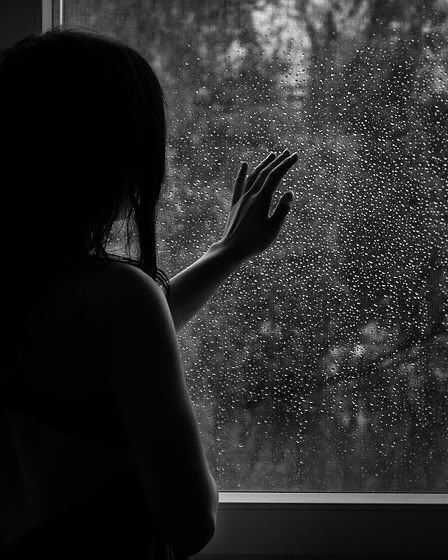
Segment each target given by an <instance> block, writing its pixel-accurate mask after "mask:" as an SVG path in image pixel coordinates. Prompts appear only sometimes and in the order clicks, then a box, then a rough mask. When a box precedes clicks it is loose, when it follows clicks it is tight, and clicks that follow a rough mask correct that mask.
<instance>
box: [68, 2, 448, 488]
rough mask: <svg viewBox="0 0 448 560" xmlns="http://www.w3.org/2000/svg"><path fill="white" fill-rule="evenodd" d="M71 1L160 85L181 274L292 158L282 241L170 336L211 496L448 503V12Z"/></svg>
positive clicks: (172, 244) (334, 5)
mask: <svg viewBox="0 0 448 560" xmlns="http://www.w3.org/2000/svg"><path fill="white" fill-rule="evenodd" d="M66 4H67V18H66V23H68V24H77V25H84V26H87V27H92V28H94V29H96V30H98V31H100V32H103V33H107V34H110V35H113V36H116V37H118V38H119V39H121V40H123V41H125V42H127V43H128V44H130V45H131V46H133V47H134V48H136V49H137V50H139V52H141V53H142V54H143V56H145V57H146V59H147V60H148V61H149V62H150V64H151V65H152V67H153V68H154V70H155V71H156V73H157V75H158V76H159V78H160V80H161V83H162V86H163V89H164V91H165V96H166V99H167V104H168V110H167V118H168V127H169V138H168V166H169V170H168V175H167V179H166V182H165V184H164V186H163V193H162V197H161V201H160V211H159V219H158V236H159V266H161V267H162V268H163V269H165V270H166V271H167V272H168V273H169V274H170V275H174V274H175V273H176V272H178V271H180V270H181V269H183V268H184V267H186V266H188V265H189V264H191V263H192V262H193V261H194V260H195V259H197V258H199V257H200V256H201V255H202V254H203V252H205V251H206V250H207V248H208V247H209V246H210V245H211V244H212V243H213V242H215V241H218V240H219V239H220V237H221V235H222V232H223V229H224V225H225V223H226V219H227V212H228V210H229V205H230V201H231V197H232V190H233V184H234V180H235V178H236V175H237V172H238V169H239V166H240V163H241V162H242V161H247V162H248V164H249V171H251V169H253V167H254V166H255V165H256V164H258V163H259V162H260V161H261V160H262V159H264V158H265V157H266V156H267V155H268V154H269V152H270V151H275V152H277V153H280V152H281V151H283V150H284V149H285V148H289V149H290V150H291V152H292V151H297V152H298V153H299V161H298V163H297V164H296V166H295V167H294V169H293V171H292V172H290V173H289V174H288V175H287V176H286V178H285V179H284V181H283V182H282V184H281V185H280V187H279V189H278V192H277V193H276V194H275V196H274V201H273V206H272V210H273V209H274V208H275V204H276V202H277V201H278V199H279V197H280V195H281V194H282V193H283V192H285V191H286V190H288V189H291V190H292V191H293V192H294V205H293V209H292V211H291V212H290V214H289V216H288V218H287V221H286V223H285V226H284V228H283V229H282V231H281V232H280V235H279V237H278V238H277V240H276V241H275V242H274V244H273V245H272V246H271V247H270V248H269V249H268V250H267V251H265V252H264V253H263V254H262V255H258V256H256V257H253V258H252V259H250V260H249V261H247V262H246V263H244V264H243V265H242V266H241V268H240V269H239V270H238V271H237V272H235V273H233V274H232V275H231V276H230V277H229V278H228V279H227V280H226V281H225V282H224V283H223V284H222V285H221V286H220V288H219V289H218V290H217V292H216V293H215V294H214V296H213V297H212V298H211V299H210V300H209V302H208V303H207V304H206V305H205V306H204V307H203V308H202V310H201V311H200V312H199V313H198V314H197V315H196V317H195V318H194V319H192V320H191V321H190V323H188V325H187V326H186V327H185V328H184V329H183V330H182V331H181V332H180V333H179V334H178V339H179V344H180V350H181V355H182V359H183V363H184V366H185V371H186V376H187V381H188V386H189V390H190V395H191V398H192V400H193V403H194V405H195V411H196V415H197V419H198V422H199V425H200V428H201V434H202V437H203V442H204V446H205V449H206V452H207V457H208V460H209V464H210V467H211V469H212V472H213V474H214V476H215V478H216V480H217V483H218V486H219V488H220V489H221V490H260V491H261V490H264V491H298V492H307V491H310V492H315V491H321V492H325V491H354V492H363V491H365V492H372V491H377V492H393V491H395V492H433V491H438V492H444V491H447V489H448V462H447V449H448V445H447V443H448V417H447V405H448V335H447V332H446V328H447V290H448V283H447V270H448V268H447V266H448V195H447V192H448V191H447V188H446V183H447V177H448V148H447V146H448V143H447V132H448V2H446V1H437V2H436V1H435V0H434V1H432V0H428V1H426V2H419V1H417V0H394V1H392V2H376V1H374V0H346V1H337V0H336V1H334V2H322V1H319V0H300V1H299V0H254V1H249V0H247V1H240V0H232V1H231V0H226V1H220V2H208V1H205V0H203V1H201V0H196V1H194V2H187V1H186V0H182V1H181V0H170V1H168V2H155V1H146V2H133V1H131V0H129V1H121V0H120V1H118V0H116V1H115V2H109V3H108V4H107V5H106V4H104V3H103V2H99V1H92V0H89V1H87V0H77V1H76V2H75V1H74V0H72V1H69V0H67V2H66ZM272 210H271V211H272ZM118 230H119V228H118V225H117V231H116V232H115V234H114V235H116V239H115V248H116V249H117V250H118V245H119V233H118Z"/></svg>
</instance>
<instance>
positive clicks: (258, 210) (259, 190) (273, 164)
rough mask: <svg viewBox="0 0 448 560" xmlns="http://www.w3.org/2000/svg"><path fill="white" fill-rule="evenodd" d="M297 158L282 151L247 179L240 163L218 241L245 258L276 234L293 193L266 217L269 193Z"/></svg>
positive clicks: (260, 248) (259, 249)
mask: <svg viewBox="0 0 448 560" xmlns="http://www.w3.org/2000/svg"><path fill="white" fill-rule="evenodd" d="M296 161H297V153H294V154H293V155H292V156H290V155H289V151H288V150H285V151H284V152H283V153H282V154H280V155H279V156H277V157H275V154H274V153H271V154H269V156H268V157H267V158H266V159H264V160H263V161H262V162H261V163H260V164H259V165H258V166H257V167H256V168H255V169H254V170H253V172H252V173H251V174H250V175H249V177H248V178H247V180H246V172H247V163H243V164H242V165H241V168H240V171H239V173H238V177H237V179H236V183H235V187H234V191H233V197H232V204H231V208H230V212H229V217H228V219H227V224H226V227H225V229H224V234H223V237H222V239H221V241H220V243H221V244H222V245H224V246H225V247H226V248H227V250H228V251H229V252H230V253H232V254H233V255H234V256H235V257H238V258H241V259H246V258H250V257H252V256H253V255H256V254H257V253H261V252H263V251H264V250H265V249H267V248H268V247H269V245H271V243H272V242H273V241H274V239H275V238H276V237H277V235H278V234H279V232H280V230H281V228H282V225H283V223H284V221H285V219H286V216H287V215H288V212H289V210H290V208H291V204H292V199H293V195H292V192H291V191H288V192H287V193H285V194H284V195H283V196H282V197H281V199H280V201H279V203H278V204H277V206H276V208H275V210H274V212H273V214H272V216H271V217H269V208H270V206H271V202H272V196H273V194H274V192H275V189H276V188H277V186H278V184H279V183H280V181H281V179H282V178H283V176H284V175H285V173H286V172H287V171H288V170H289V169H291V167H292V166H293V165H294V164H295V163H296Z"/></svg>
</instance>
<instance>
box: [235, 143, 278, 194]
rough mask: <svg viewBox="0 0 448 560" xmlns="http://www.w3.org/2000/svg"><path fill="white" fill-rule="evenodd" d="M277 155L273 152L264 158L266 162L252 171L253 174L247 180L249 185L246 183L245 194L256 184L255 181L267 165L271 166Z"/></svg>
mask: <svg viewBox="0 0 448 560" xmlns="http://www.w3.org/2000/svg"><path fill="white" fill-rule="evenodd" d="M275 159H276V158H275V154H274V152H271V153H270V154H269V155H268V157H267V158H264V160H263V161H262V162H261V163H259V164H258V165H257V167H256V168H255V169H254V170H253V171H252V173H251V174H250V175H249V177H248V179H247V183H246V188H245V189H244V193H242V194H245V193H246V192H247V191H248V190H249V189H250V188H251V187H252V185H253V184H254V182H255V180H256V179H257V177H258V175H259V173H260V171H262V170H263V169H264V168H265V167H266V166H267V165H269V163H270V162H271V161H272V160H275Z"/></svg>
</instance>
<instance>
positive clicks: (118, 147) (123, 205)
mask: <svg viewBox="0 0 448 560" xmlns="http://www.w3.org/2000/svg"><path fill="white" fill-rule="evenodd" d="M165 105H166V103H165V99H164V96H163V92H162V89H161V86H160V83H159V81H158V79H157V77H156V75H155V73H154V72H153V70H152V69H151V67H150V66H149V64H148V63H147V62H146V61H145V60H144V58H143V57H142V56H141V55H140V54H138V53H137V52H136V51H134V50H133V49H131V48H130V47H128V46H126V45H124V44H122V43H120V42H118V41H116V40H114V39H110V38H105V37H103V36H100V35H98V34H96V33H93V32H90V31H84V30H69V29H55V30H52V31H49V32H47V33H44V34H42V35H38V36H31V37H29V38H26V39H24V40H22V41H20V42H19V43H17V44H16V45H15V46H13V47H11V48H10V49H8V50H6V51H4V52H3V53H2V54H1V56H0V123H1V133H0V136H1V139H0V181H1V187H2V201H3V205H2V217H1V223H2V228H3V231H2V233H3V246H4V247H5V246H7V247H6V253H7V256H8V257H9V258H10V259H12V261H13V262H17V263H25V266H34V267H39V266H40V264H42V263H45V264H44V266H47V265H48V263H51V264H54V265H56V266H63V265H64V264H69V263H70V265H73V263H76V262H78V261H83V260H84V259H86V258H88V257H89V256H90V255H97V256H102V257H106V258H107V253H106V244H107V240H108V237H109V234H110V231H111V228H112V225H113V223H114V221H115V220H116V219H117V218H119V217H122V218H123V217H124V219H125V226H126V231H127V248H128V252H129V256H131V252H132V251H133V255H134V256H135V260H136V261H137V263H138V264H139V265H140V266H141V268H142V269H143V270H145V271H146V272H147V273H148V274H150V275H151V276H153V277H155V272H156V266H157V251H156V217H157V210H158V201H159V196H160V191H161V185H162V183H163V181H164V177H165V147H166V122H165ZM5 236H6V237H5Z"/></svg>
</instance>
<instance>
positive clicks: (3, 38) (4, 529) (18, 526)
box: [0, 0, 42, 547]
mask: <svg viewBox="0 0 448 560" xmlns="http://www.w3.org/2000/svg"><path fill="white" fill-rule="evenodd" d="M41 6H42V0H0V51H1V50H3V49H5V48H7V47H9V46H10V45H12V44H14V43H15V42H16V41H18V40H19V39H22V38H23V37H26V36H27V35H30V34H31V33H39V32H40V31H41V27H42V23H41V22H42V17H41ZM20 489H21V480H20V478H19V474H18V464H17V460H16V457H15V453H14V451H13V449H12V447H11V442H10V440H9V436H8V431H7V427H6V424H5V421H4V417H3V415H2V414H1V411H0V547H1V546H2V544H4V543H6V542H8V541H10V540H13V539H14V538H15V537H16V536H17V535H18V534H20V533H21V532H22V531H23V529H24V511H23V502H22V501H19V502H17V500H15V499H13V496H16V495H17V492H18V490H20Z"/></svg>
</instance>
